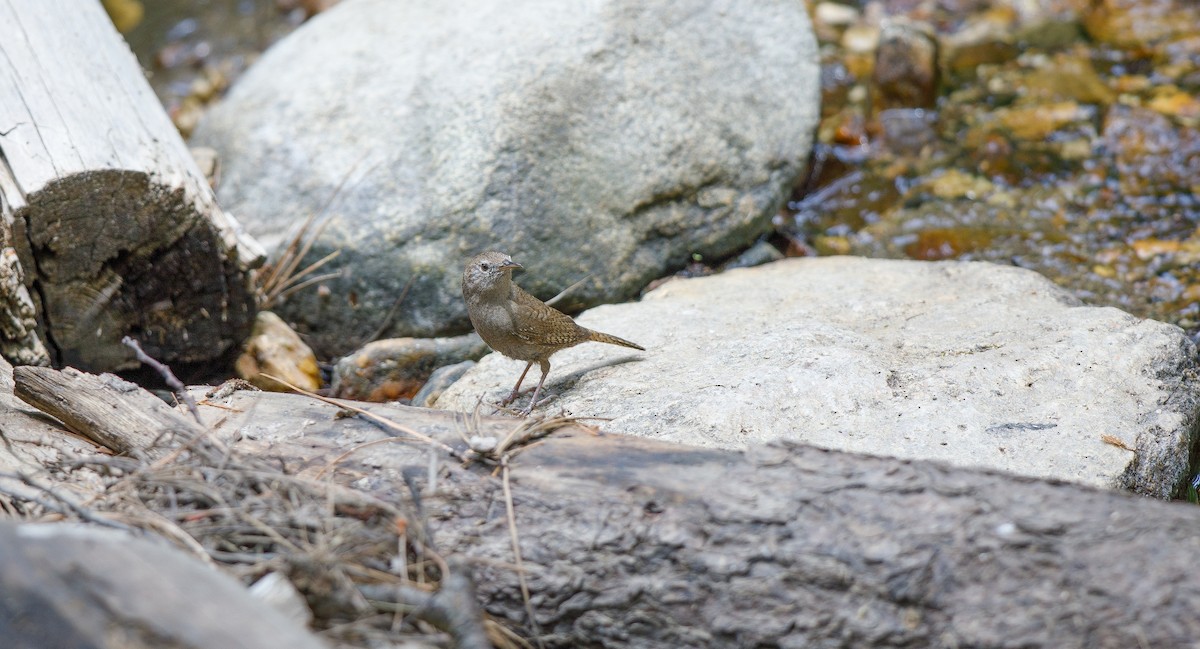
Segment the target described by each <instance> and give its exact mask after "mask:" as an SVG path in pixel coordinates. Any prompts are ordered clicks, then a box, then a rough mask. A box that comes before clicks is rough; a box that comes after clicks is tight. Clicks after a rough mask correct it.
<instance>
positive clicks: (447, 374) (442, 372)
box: [409, 361, 475, 408]
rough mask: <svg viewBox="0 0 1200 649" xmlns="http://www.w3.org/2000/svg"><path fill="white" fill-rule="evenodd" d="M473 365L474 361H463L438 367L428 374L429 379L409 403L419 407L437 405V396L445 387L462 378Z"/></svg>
mask: <svg viewBox="0 0 1200 649" xmlns="http://www.w3.org/2000/svg"><path fill="white" fill-rule="evenodd" d="M472 367H475V361H463V362H461V363H455V364H453V365H446V366H444V367H439V368H437V369H436V370H434V371H433V374H430V375H429V380H427V381H425V385H422V386H421V389H420V390H418V391H417V393H416V394H415V395H413V398H412V401H411V402H410V404H409V405H413V406H417V407H419V408H435V407H437V400H438V397H440V396H442V393H443V392H445V391H446V388H448V387H450V386H451V385H453V384H454V382H455V381H457V380H459V379H460V378H462V375H463V374H466V373H467V370H469V369H471V368H472Z"/></svg>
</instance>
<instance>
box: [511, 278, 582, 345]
mask: <svg viewBox="0 0 1200 649" xmlns="http://www.w3.org/2000/svg"><path fill="white" fill-rule="evenodd" d="M513 289H514V290H513V292H512V302H513V307H512V308H513V322H514V323H515V325H516V326H515V328H514V331H513V333H514V334H515V335H516V337H517V338H520V339H521V340H523V341H525V342H527V343H532V344H536V345H546V346H553V347H558V346H563V345H574V344H576V343H579V342H582V341H583V340H586V339H587V335H586V333H584V331H583V329H582V327H580V326H579V325H577V324H575V321H574V320H572V319H571V317H570V316H568V315H567V314H565V313H563V312H562V311H559V310H558V309H555V308H553V307H550V306H546V303H545V302H542V301H541V300H539V299H537V298H536V297H534V296H532V295H530V294H529V293H526V292H525V291H524V290H523V289H522V288H521V287H519V286H517V285H516V284H514V285H513Z"/></svg>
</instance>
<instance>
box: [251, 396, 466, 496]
mask: <svg viewBox="0 0 1200 649" xmlns="http://www.w3.org/2000/svg"><path fill="white" fill-rule="evenodd" d="M263 376H264V377H266V378H268V379H271V380H273V381H279V382H280V383H281V384H283V385H284V386H286V387H287V388H288V389H289V390H291V391H293V392H295V393H297V394H303V395H304V396H306V397H309V398H312V399H316V400H317V401H320V402H322V403H328V404H329V405H331V406H337V407H338V408H342V409H344V410H349V411H350V412H353V413H355V414H357V415H359V416H360V417H363V418H365V419H369V420H371V421H373V422H375V423H377V424H380V425H382V426H384V427H386V428H390V429H391V430H394V431H397V432H400V433H404V434H405V435H412V436H413V437H415V438H417V439H418V440H420V441H422V442H425V443H426V444H430V445H432V446H436V447H438V448H440V449H442V450H443V451H445V452H446V453H449V454H450V456H451V457H454V458H457V459H459V460H462V461H464V462H465V461H466V460H467V458H466V457H464V456H463V454H462V453H461V452H459V451H458V450H456V449H455V448H454V447H452V446H450V445H449V444H444V443H442V442H439V441H437V440H436V439H434V438H432V437H430V436H428V435H426V434H425V433H422V432H420V431H418V430H416V429H414V428H410V427H408V426H405V425H404V424H398V423H396V422H394V421H392V420H390V419H388V418H386V417H380V416H379V415H377V414H375V413H373V412H370V411H368V410H364V409H362V408H359V407H358V406H352V405H350V404H348V403H345V402H344V401H340V400H338V399H331V398H329V397H323V396H321V395H319V394H316V393H315V392H309V391H308V390H305V389H303V388H299V387H296V386H294V385H292V384H291V383H288V382H287V381H285V380H283V379H281V378H279V377H278V376H272V375H270V374H263ZM388 441H411V440H402V439H397V438H391V439H379V440H375V441H374V442H367V443H366V444H360V445H359V446H356V447H354V448H352V449H350V450H349V451H346V452H345V453H343V454H341V455H339V456H338V457H337V459H335V460H334V461H333V462H330V464H331V465H332V464H336V463H338V462H340V461H341V460H343V459H344V458H345V457H346V456H347V455H349V454H351V453H353V452H354V451H357V450H358V449H360V448H366V447H367V446H370V445H372V444H378V443H382V442H388ZM326 468H328V467H326ZM321 472H322V473H324V469H322V471H321ZM317 475H318V477H319V476H320V475H321V474H320V473H318V474H317Z"/></svg>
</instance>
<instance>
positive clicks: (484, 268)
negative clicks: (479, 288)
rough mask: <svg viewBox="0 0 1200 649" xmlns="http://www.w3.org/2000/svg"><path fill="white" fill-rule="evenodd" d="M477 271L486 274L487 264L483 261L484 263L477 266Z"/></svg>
mask: <svg viewBox="0 0 1200 649" xmlns="http://www.w3.org/2000/svg"><path fill="white" fill-rule="evenodd" d="M479 270H482V271H484V272H487V270H488V263H487V262H486V261H485V262H483V263H481V264H479Z"/></svg>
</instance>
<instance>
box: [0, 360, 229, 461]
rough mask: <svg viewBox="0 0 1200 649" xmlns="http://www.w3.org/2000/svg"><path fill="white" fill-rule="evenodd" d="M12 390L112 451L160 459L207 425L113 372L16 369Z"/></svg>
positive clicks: (44, 368)
mask: <svg viewBox="0 0 1200 649" xmlns="http://www.w3.org/2000/svg"><path fill="white" fill-rule="evenodd" d="M13 379H14V381H15V383H16V386H15V387H14V389H13V393H14V394H15V395H16V396H17V398H19V399H21V400H22V401H24V402H25V403H28V404H29V405H31V406H33V407H35V408H37V409H38V410H41V411H42V412H44V413H46V414H48V415H50V416H52V417H54V418H56V419H58V420H59V421H61V422H63V424H64V425H65V426H66V427H67V429H68V430H70V431H72V432H74V433H77V434H79V435H82V436H84V437H86V438H88V439H90V440H92V441H93V442H95V443H97V444H99V445H101V446H103V447H105V448H108V449H110V450H112V451H113V452H114V453H120V454H128V455H133V456H135V457H158V456H161V455H162V453H163V449H164V448H165V447H166V446H167V444H179V443H181V442H186V441H187V440H190V439H193V438H195V437H198V436H201V435H203V434H204V432H205V429H204V428H203V427H202V426H200V425H199V424H198V423H196V422H195V421H192V420H191V419H188V418H187V416H185V415H182V414H180V413H179V412H177V411H175V410H172V409H171V407H170V406H168V405H167V404H166V403H164V402H163V401H162V400H161V399H159V398H158V397H155V396H154V395H153V394H150V393H149V392H146V391H145V390H143V389H141V388H139V387H138V386H137V385H135V384H133V383H130V382H129V381H126V380H124V379H122V378H119V377H116V376H113V375H111V374H104V375H100V376H97V375H95V374H87V373H85V372H80V371H78V370H75V369H72V368H67V369H65V370H63V371H61V372H59V371H57V370H54V369H51V368H49V367H17V368H13Z"/></svg>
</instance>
